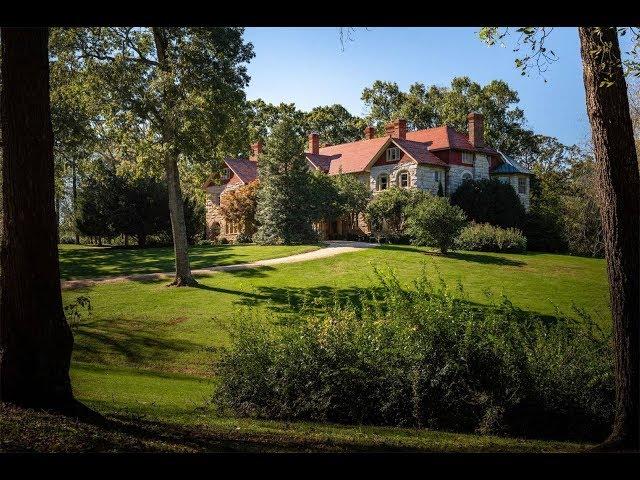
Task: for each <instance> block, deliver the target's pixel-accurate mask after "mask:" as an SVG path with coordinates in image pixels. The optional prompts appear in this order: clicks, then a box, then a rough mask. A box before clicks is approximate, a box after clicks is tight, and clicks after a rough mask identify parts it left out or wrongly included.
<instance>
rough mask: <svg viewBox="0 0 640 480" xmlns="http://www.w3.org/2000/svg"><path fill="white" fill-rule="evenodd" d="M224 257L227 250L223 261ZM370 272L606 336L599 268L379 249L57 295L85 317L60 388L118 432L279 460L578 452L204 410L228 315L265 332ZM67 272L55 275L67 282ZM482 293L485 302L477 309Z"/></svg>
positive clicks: (587, 262)
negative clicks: (324, 452)
mask: <svg viewBox="0 0 640 480" xmlns="http://www.w3.org/2000/svg"><path fill="white" fill-rule="evenodd" d="M224 248H234V249H235V253H228V251H226V250H224ZM224 248H223V249H221V250H220V255H224V256H225V258H226V259H229V258H231V256H236V257H243V256H244V257H245V258H243V259H242V260H241V261H247V260H246V256H250V255H253V254H256V253H257V250H252V247H250V246H237V247H235V246H234V247H224ZM267 248H268V249H267V251H266V254H265V257H263V258H266V257H269V256H276V255H273V254H271V255H269V254H268V252H269V251H270V250H269V249H270V248H273V247H267ZM243 249H247V250H243ZM273 251H274V252H275V251H276V250H273ZM231 252H234V250H231ZM227 255H229V256H227ZM147 259H148V258H147ZM148 260H149V259H148ZM86 261H91V260H86ZM105 261H106V260H105ZM131 261H132V262H133V263H134V264H136V265H140V262H137V261H136V260H131ZM149 261H150V263H153V262H152V261H151V260H149ZM374 266H379V267H390V268H393V269H394V270H395V271H396V273H397V275H398V277H399V278H400V280H401V281H402V282H407V283H408V282H410V281H411V280H413V279H414V278H415V277H416V276H417V275H418V274H419V273H420V271H421V270H422V269H423V268H426V269H427V272H428V273H429V274H430V275H431V276H432V277H433V278H434V280H437V278H438V275H440V276H442V277H443V278H444V279H445V280H446V281H447V282H449V283H451V284H452V285H455V283H457V282H458V281H459V282H460V283H462V284H463V285H464V288H465V291H466V292H467V294H468V295H469V298H470V300H472V301H474V302H478V303H486V302H489V301H492V299H495V297H496V296H498V295H500V294H502V293H504V294H506V295H507V296H509V298H510V299H511V300H512V301H513V302H514V304H516V305H517V306H520V307H522V308H524V309H526V310H530V311H534V312H538V313H540V314H544V315H552V314H554V311H555V308H556V306H557V307H559V308H561V309H563V310H570V309H571V306H572V304H573V303H575V304H576V305H578V306H580V307H582V308H585V309H586V310H588V311H590V312H591V313H594V314H596V315H597V316H598V315H599V318H600V321H601V323H602V325H603V327H605V328H609V323H610V319H609V316H608V287H607V282H606V272H605V263H604V261H603V260H597V259H589V258H580V257H570V256H563V255H550V254H537V253H529V254H526V255H516V254H513V255H509V254H490V253H471V252H456V253H452V254H450V255H448V256H446V257H443V256H441V255H438V254H435V253H433V252H432V251H431V250H429V249H424V248H415V247H409V246H384V247H379V248H374V249H368V250H363V251H360V252H355V253H347V254H343V255H338V256H336V257H331V258H325V259H320V260H314V261H309V262H302V263H296V264H284V265H278V266H276V267H263V268H259V269H253V270H244V271H236V272H220V273H217V274H215V275H212V276H207V277H202V278H200V279H199V282H200V285H199V286H198V287H196V288H180V289H176V288H167V287H166V286H165V283H166V282H157V281H156V282H120V283H112V284H103V285H96V286H93V287H88V288H83V289H78V290H66V291H64V292H63V298H64V301H65V303H66V304H68V303H70V302H72V301H73V300H74V299H75V297H77V296H78V295H87V296H89V297H90V299H91V303H92V307H93V311H92V314H91V315H89V316H85V317H83V318H81V319H80V320H79V321H78V322H77V323H76V324H74V325H73V330H74V334H75V339H76V342H75V350H74V367H73V371H72V378H73V384H74V388H75V390H76V394H77V396H78V398H80V399H81V400H83V401H85V402H87V403H88V404H89V405H91V406H93V407H94V408H96V409H97V410H99V411H101V412H104V413H107V414H109V415H111V416H113V417H114V418H119V419H121V420H122V419H124V420H122V421H131V419H136V421H137V422H151V423H153V422H166V423H167V424H172V425H174V426H176V428H178V427H177V426H180V428H187V429H189V428H196V429H197V430H198V431H200V430H201V429H204V430H206V431H207V432H209V433H207V435H210V436H212V438H220V436H221V435H222V436H224V437H225V438H231V437H233V438H239V439H242V441H243V442H244V441H247V442H249V443H251V442H253V441H258V443H260V442H262V441H264V442H266V443H267V444H268V443H269V442H274V445H275V444H277V445H281V446H283V447H282V448H289V447H291V448H293V449H299V448H303V449H304V448H311V449H316V448H328V447H327V446H328V445H329V446H331V447H330V448H334V447H335V446H336V445H338V446H339V447H336V448H365V449H366V448H380V449H386V448H391V449H394V448H402V449H414V448H415V449H423V450H432V451H442V450H447V451H468V450H473V451H478V450H480V451H498V450H499V451H532V450H536V451H537V450H558V449H560V450H574V449H576V448H581V447H580V446H577V445H573V444H565V443H553V442H534V441H523V440H515V439H499V438H494V437H480V436H474V435H458V434H449V433H444V432H429V431H424V430H409V429H393V428H378V427H348V426H332V425H324V424H322V425H320V424H305V423H291V424H285V423H279V422H267V421H256V420H251V419H233V418H227V417H224V416H219V415H218V414H217V413H216V411H215V406H213V405H210V404H209V398H211V393H212V390H213V387H214V384H215V376H214V371H213V367H212V364H213V361H214V360H215V358H216V357H217V352H218V350H219V348H220V347H222V346H224V345H226V344H227V343H228V335H227V331H226V325H227V324H228V322H229V321H230V320H231V319H232V318H233V317H234V316H236V315H237V314H238V312H239V311H240V310H243V309H248V308H253V313H254V314H256V315H262V316H263V317H264V318H265V321H272V320H273V318H272V317H271V316H269V315H267V314H270V313H276V314H277V313H287V312H290V311H291V310H292V309H293V308H295V306H296V304H297V303H298V302H300V301H301V299H302V297H303V296H304V295H310V296H311V297H313V298H317V297H320V296H333V295H339V296H343V297H344V296H347V295H351V294H353V293H354V292H355V291H356V290H357V289H358V288H366V287H370V286H372V285H375V283H376V279H375V277H374V275H373V267H374ZM74 268H76V269H77V270H79V271H85V272H87V271H91V270H92V269H95V268H97V267H95V266H91V265H82V264H80V265H77V266H76V267H74ZM100 268H106V270H109V268H107V267H100ZM114 268H115V269H116V270H117V269H118V268H123V269H124V266H118V265H116V266H115V267H114ZM69 271H70V270H69V268H67V269H66V272H67V274H69ZM127 272H128V270H126V271H124V272H120V273H127ZM487 290H491V291H492V295H493V296H489V297H487V296H486V291H487ZM275 321H276V322H277V321H278V320H277V319H276V320H275ZM280 321H283V320H280ZM158 372H162V373H158ZM149 428H155V427H149ZM256 439H258V440H256ZM260 439H262V440H260ZM264 439H267V440H264ZM203 442H204V443H203V445H204V444H206V443H207V441H205V440H203ZM169 443H170V442H169ZM178 443H179V442H178ZM310 445H311V446H310ZM321 445H322V446H321ZM340 446H343V447H340ZM163 448H164V447H163ZM189 448H191V447H189ZM194 448H195V447H194ZM198 448H199V447H198ZM212 448H213V447H212ZM265 448H266V447H265ZM278 448H280V447H278Z"/></svg>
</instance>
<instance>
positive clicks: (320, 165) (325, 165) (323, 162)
mask: <svg viewBox="0 0 640 480" xmlns="http://www.w3.org/2000/svg"><path fill="white" fill-rule="evenodd" d="M305 155H306V157H307V160H309V161H310V162H311V164H312V165H313V166H314V167H316V168H317V169H318V170H320V171H321V172H324V173H328V172H329V167H330V166H331V160H333V159H336V158H339V157H340V155H320V154H319V153H305Z"/></svg>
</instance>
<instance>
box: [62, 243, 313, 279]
mask: <svg viewBox="0 0 640 480" xmlns="http://www.w3.org/2000/svg"><path fill="white" fill-rule="evenodd" d="M318 248H320V246H319V245H278V246H273V247H263V246H259V245H220V246H215V247H212V246H200V247H197V246H196V247H191V248H190V249H189V260H190V262H191V268H193V269H197V268H207V267H213V266H215V265H232V264H237V263H249V262H255V261H257V260H264V259H267V258H276V257H286V256H288V255H295V254H297V253H303V252H310V251H313V250H317V249H318ZM59 254H60V277H61V278H62V279H63V280H70V279H76V278H98V277H107V276H119V275H129V274H134V273H156V272H171V271H173V270H174V269H175V264H174V256H173V248H171V247H162V248H145V249H137V248H118V247H94V246H89V245H60V247H59Z"/></svg>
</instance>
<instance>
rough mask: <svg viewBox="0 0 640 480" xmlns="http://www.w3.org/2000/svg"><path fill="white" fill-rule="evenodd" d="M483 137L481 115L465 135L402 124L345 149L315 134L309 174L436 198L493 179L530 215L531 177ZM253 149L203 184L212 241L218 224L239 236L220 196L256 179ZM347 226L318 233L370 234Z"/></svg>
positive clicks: (369, 131) (368, 132)
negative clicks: (223, 212)
mask: <svg viewBox="0 0 640 480" xmlns="http://www.w3.org/2000/svg"><path fill="white" fill-rule="evenodd" d="M483 132H484V121H483V116H482V115H481V114H479V113H470V114H469V115H468V132H467V134H466V135H465V134H463V133H460V132H458V131H456V130H454V129H453V128H451V127H449V126H442V127H435V128H428V129H424V130H416V131H412V132H408V131H407V122H406V120H403V119H398V120H395V121H393V122H391V123H389V124H388V125H387V127H386V132H385V135H383V136H380V137H376V135H375V130H374V128H373V127H367V128H365V130H364V138H363V139H362V140H358V141H355V142H350V143H344V144H341V145H330V146H323V147H320V138H319V135H318V134H317V133H311V134H310V135H309V145H308V149H307V152H306V153H305V156H306V159H307V163H308V165H309V168H310V169H313V170H320V171H321V172H324V173H326V174H327V175H337V174H339V173H343V174H348V175H355V176H356V177H357V178H358V179H360V180H361V181H362V182H364V183H366V184H368V185H369V186H370V188H371V190H372V191H373V192H374V194H375V192H378V191H381V190H385V189H387V188H390V187H393V186H396V187H399V188H418V189H421V190H426V191H430V192H432V193H433V194H437V192H438V189H439V187H440V188H441V189H442V192H443V193H444V194H445V195H447V196H448V195H450V194H451V193H453V192H454V191H455V190H456V189H457V188H458V187H459V186H460V184H461V183H462V182H464V181H465V180H471V179H485V178H490V177H492V178H493V177H495V178H498V179H499V180H500V181H503V182H506V183H509V184H511V185H512V186H513V188H514V189H515V191H516V192H517V193H518V196H519V198H520V200H521V202H522V204H523V205H524V207H525V209H527V210H528V208H529V177H530V175H531V173H530V172H529V171H528V170H526V169H524V168H523V167H521V166H520V165H518V164H517V163H516V162H514V161H513V160H511V159H509V158H507V157H506V156H505V155H503V154H501V153H500V152H498V151H497V150H495V149H494V148H492V147H490V146H489V145H487V144H486V143H485V142H484V135H483ZM251 150H252V155H251V157H250V158H237V159H226V160H225V165H226V167H227V168H226V169H225V171H224V172H223V173H222V175H218V176H214V175H212V176H211V177H209V179H208V180H207V182H205V184H204V185H203V188H204V189H205V190H206V192H207V205H206V206H207V232H208V233H207V234H208V235H209V236H211V232H212V230H213V226H214V224H215V223H218V224H219V225H220V236H221V237H225V238H227V239H229V240H233V239H234V238H235V237H236V236H237V235H238V234H239V233H240V232H239V231H238V228H237V226H236V225H233V224H232V223H231V222H227V221H226V219H225V218H224V217H223V216H222V215H221V214H220V212H219V205H220V197H221V196H223V195H225V193H227V192H229V191H231V190H234V189H236V188H238V187H240V186H242V185H245V184H248V183H250V182H252V181H254V180H256V179H257V178H258V162H259V158H260V154H261V152H262V144H261V143H256V144H253V145H252V146H251ZM344 225H345V224H343V222H341V221H337V222H328V223H323V224H322V225H320V226H318V228H319V229H320V231H321V233H323V236H324V237H325V238H340V237H341V236H344V235H346V234H347V233H350V234H356V235H360V236H367V235H368V234H369V233H370V232H369V229H368V226H367V224H366V222H365V221H364V218H362V219H361V221H359V222H358V230H359V231H358V232H346V231H345V230H344V228H345V226H344Z"/></svg>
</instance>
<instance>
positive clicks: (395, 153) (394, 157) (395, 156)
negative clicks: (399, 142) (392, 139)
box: [387, 147, 400, 162]
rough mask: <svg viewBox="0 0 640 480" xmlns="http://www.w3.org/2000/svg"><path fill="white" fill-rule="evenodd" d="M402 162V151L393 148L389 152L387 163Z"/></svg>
mask: <svg viewBox="0 0 640 480" xmlns="http://www.w3.org/2000/svg"><path fill="white" fill-rule="evenodd" d="M398 160H400V149H399V148H398V147H391V148H389V149H388V150H387V162H396V161H398Z"/></svg>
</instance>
